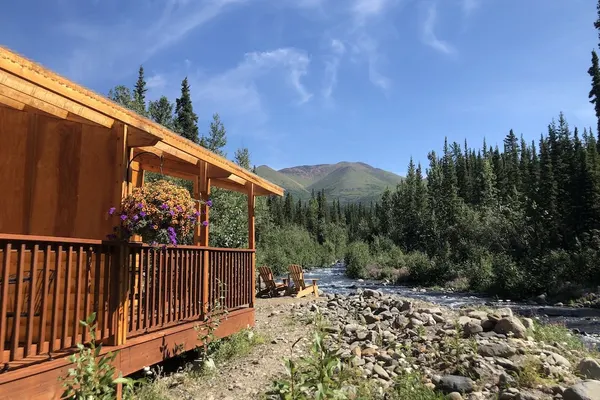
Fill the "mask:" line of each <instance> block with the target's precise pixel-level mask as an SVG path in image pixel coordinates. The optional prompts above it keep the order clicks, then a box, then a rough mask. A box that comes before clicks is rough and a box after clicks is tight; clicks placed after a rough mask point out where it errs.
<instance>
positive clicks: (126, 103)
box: [108, 85, 133, 109]
mask: <svg viewBox="0 0 600 400" xmlns="http://www.w3.org/2000/svg"><path fill="white" fill-rule="evenodd" d="M108 98H109V99H111V100H112V101H114V102H115V103H117V104H120V105H122V106H123V107H125V108H129V109H133V96H132V94H131V90H129V88H128V87H127V86H123V85H119V86H115V87H114V88H112V89H110V90H109V91H108Z"/></svg>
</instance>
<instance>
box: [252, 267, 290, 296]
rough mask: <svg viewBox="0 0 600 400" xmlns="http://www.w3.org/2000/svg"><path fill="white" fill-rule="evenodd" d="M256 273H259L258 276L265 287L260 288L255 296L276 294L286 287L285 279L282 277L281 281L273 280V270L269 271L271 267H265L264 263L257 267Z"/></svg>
mask: <svg viewBox="0 0 600 400" xmlns="http://www.w3.org/2000/svg"><path fill="white" fill-rule="evenodd" d="M258 273H259V274H260V278H261V279H262V280H263V282H264V283H265V286H266V288H265V289H263V290H260V291H259V292H258V293H257V294H256V296H259V297H260V296H269V297H273V296H278V295H279V292H281V291H284V290H287V289H288V282H287V279H284V280H283V282H282V283H277V282H275V278H274V276H273V271H271V268H269V267H267V266H266V265H263V266H262V267H258Z"/></svg>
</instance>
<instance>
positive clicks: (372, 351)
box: [361, 347, 379, 357]
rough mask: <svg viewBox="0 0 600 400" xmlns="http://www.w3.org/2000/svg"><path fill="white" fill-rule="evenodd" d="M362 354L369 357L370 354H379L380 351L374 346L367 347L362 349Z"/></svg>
mask: <svg viewBox="0 0 600 400" xmlns="http://www.w3.org/2000/svg"><path fill="white" fill-rule="evenodd" d="M361 353H362V356H363V357H369V356H374V355H376V354H378V353H379V352H378V351H377V349H374V348H372V347H365V348H364V349H362V350H361Z"/></svg>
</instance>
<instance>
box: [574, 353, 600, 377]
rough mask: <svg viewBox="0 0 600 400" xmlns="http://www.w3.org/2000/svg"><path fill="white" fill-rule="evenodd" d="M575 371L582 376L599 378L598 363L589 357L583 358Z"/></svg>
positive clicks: (599, 365)
mask: <svg viewBox="0 0 600 400" xmlns="http://www.w3.org/2000/svg"><path fill="white" fill-rule="evenodd" d="M577 373H578V374H579V375H581V376H582V377H584V378H588V379H597V380H600V363H598V361H597V360H595V359H593V358H591V357H587V358H584V359H583V360H581V361H580V362H579V365H577Z"/></svg>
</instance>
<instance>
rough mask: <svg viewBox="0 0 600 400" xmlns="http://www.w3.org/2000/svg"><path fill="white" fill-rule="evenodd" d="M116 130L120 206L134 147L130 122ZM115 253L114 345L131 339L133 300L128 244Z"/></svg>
mask: <svg viewBox="0 0 600 400" xmlns="http://www.w3.org/2000/svg"><path fill="white" fill-rule="evenodd" d="M112 133H113V135H114V138H115V165H114V186H113V188H114V189H113V190H114V192H113V204H114V206H115V207H118V206H119V205H120V204H121V200H122V199H123V198H124V197H125V196H127V194H128V193H129V190H130V184H129V178H130V177H129V173H128V170H127V164H128V163H129V156H130V149H129V148H128V147H127V125H125V124H123V123H120V122H115V123H114V125H113V127H112ZM114 249H115V254H113V255H112V257H113V263H112V271H111V280H113V279H114V281H113V282H112V285H111V298H112V301H111V303H112V307H111V315H112V326H113V337H112V338H111V341H110V342H111V343H110V344H112V345H121V344H124V343H125V342H126V339H127V310H128V303H129V285H128V282H127V280H128V278H129V269H128V268H129V265H128V263H127V260H128V256H127V249H126V244H124V245H122V246H118V247H115V248H114Z"/></svg>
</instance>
